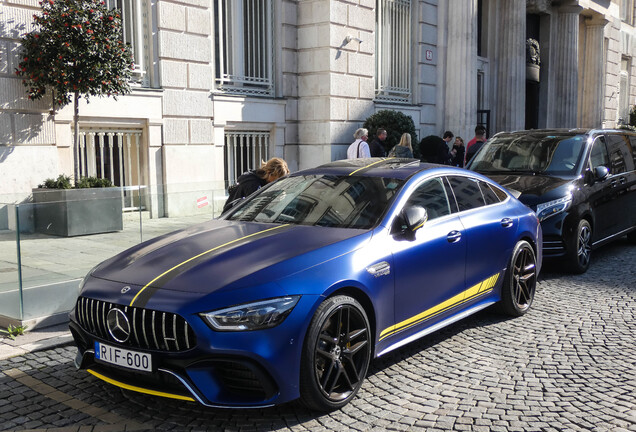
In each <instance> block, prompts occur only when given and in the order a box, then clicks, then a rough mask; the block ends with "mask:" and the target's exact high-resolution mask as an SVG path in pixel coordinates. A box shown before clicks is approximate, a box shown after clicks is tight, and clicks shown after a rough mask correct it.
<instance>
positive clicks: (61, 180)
mask: <svg viewBox="0 0 636 432" xmlns="http://www.w3.org/2000/svg"><path fill="white" fill-rule="evenodd" d="M38 187H39V188H45V189H72V188H73V184H72V183H71V177H70V176H67V175H64V174H60V175H59V176H58V177H57V179H52V178H49V179H46V180H44V183H42V184H41V185H38Z"/></svg>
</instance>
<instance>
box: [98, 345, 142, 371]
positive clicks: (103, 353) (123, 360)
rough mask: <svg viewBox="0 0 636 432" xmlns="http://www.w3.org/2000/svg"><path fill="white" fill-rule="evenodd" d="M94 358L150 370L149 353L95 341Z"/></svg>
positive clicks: (118, 364) (131, 367) (129, 367)
mask: <svg viewBox="0 0 636 432" xmlns="http://www.w3.org/2000/svg"><path fill="white" fill-rule="evenodd" d="M95 360H100V361H103V362H105V363H110V364H114V365H117V366H123V367H125V368H128V369H135V370H140V371H147V372H152V357H151V356H150V354H146V353H140V352H137V351H131V350H127V349H123V348H118V347H114V346H110V345H106V344H103V343H101V342H97V341H96V342H95Z"/></svg>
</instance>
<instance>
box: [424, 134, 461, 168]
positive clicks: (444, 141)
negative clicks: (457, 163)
mask: <svg viewBox="0 0 636 432" xmlns="http://www.w3.org/2000/svg"><path fill="white" fill-rule="evenodd" d="M454 136H455V135H454V134H453V133H452V132H451V131H446V132H444V135H443V137H442V138H440V137H439V136H437V135H429V136H427V137H425V138H422V141H420V154H421V155H422V156H421V158H420V159H421V161H422V162H430V163H436V164H442V165H450V164H451V159H452V156H451V154H450V150H449V148H448V142H450V140H451V139H453V137H454Z"/></svg>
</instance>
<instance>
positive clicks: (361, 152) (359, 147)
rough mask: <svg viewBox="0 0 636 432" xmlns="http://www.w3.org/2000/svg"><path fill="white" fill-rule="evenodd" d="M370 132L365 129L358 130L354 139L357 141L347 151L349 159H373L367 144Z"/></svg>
mask: <svg viewBox="0 0 636 432" xmlns="http://www.w3.org/2000/svg"><path fill="white" fill-rule="evenodd" d="M368 135H369V131H368V130H367V129H365V128H360V129H358V130H356V133H354V134H353V137H354V138H355V139H356V140H355V141H354V142H353V143H351V145H350V146H349V148H348V149H347V159H357V158H368V157H371V151H370V150H369V144H367V139H368Z"/></svg>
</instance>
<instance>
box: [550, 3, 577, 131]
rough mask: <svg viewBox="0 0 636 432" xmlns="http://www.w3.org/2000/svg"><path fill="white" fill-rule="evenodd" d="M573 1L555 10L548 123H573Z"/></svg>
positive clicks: (563, 125)
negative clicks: (551, 113) (551, 115)
mask: <svg viewBox="0 0 636 432" xmlns="http://www.w3.org/2000/svg"><path fill="white" fill-rule="evenodd" d="M581 10H583V8H582V7H580V6H577V5H571V6H561V7H560V8H558V10H557V11H558V14H557V35H556V38H555V39H554V42H555V44H556V53H555V63H554V68H555V72H556V74H555V75H556V76H555V78H556V82H555V84H556V85H555V94H554V96H555V101H554V121H553V124H552V125H550V126H554V127H565V128H571V127H576V126H577V102H578V99H577V96H578V65H579V64H578V58H579V13H580V12H581Z"/></svg>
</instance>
